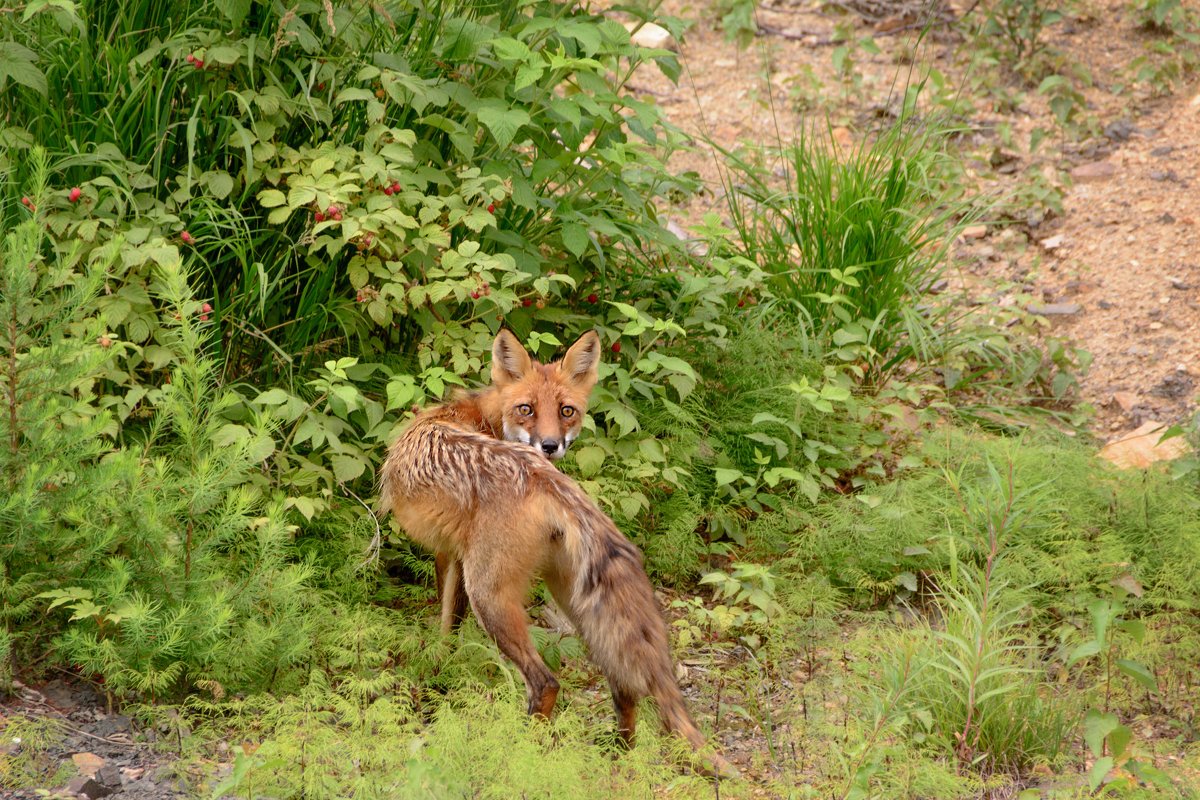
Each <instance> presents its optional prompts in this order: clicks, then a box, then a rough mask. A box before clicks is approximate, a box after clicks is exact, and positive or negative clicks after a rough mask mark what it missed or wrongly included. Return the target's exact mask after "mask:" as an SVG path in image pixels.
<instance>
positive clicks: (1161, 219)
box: [1158, 211, 1175, 225]
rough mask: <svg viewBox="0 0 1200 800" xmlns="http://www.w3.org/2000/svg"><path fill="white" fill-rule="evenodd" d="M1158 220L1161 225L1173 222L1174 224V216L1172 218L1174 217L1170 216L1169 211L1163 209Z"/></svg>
mask: <svg viewBox="0 0 1200 800" xmlns="http://www.w3.org/2000/svg"><path fill="white" fill-rule="evenodd" d="M1158 221H1159V222H1161V223H1162V224H1163V225H1173V224H1175V218H1174V217H1172V216H1171V215H1170V213H1168V212H1166V211H1164V212H1163V213H1162V216H1160V217H1159V218H1158Z"/></svg>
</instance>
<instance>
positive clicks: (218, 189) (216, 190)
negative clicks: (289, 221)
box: [204, 171, 282, 200]
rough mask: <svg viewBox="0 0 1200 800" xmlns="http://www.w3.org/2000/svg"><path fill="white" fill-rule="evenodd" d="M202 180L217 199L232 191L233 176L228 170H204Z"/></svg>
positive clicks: (223, 197)
mask: <svg viewBox="0 0 1200 800" xmlns="http://www.w3.org/2000/svg"><path fill="white" fill-rule="evenodd" d="M204 182H205V184H206V185H207V186H208V191H209V194H211V195H212V196H213V197H215V198H217V199H218V200H224V199H225V198H226V197H228V196H229V194H230V192H232V191H233V177H232V176H231V175H230V174H229V173H228V172H223V171H215V172H206V173H205V174H204ZM281 194H282V192H281Z"/></svg>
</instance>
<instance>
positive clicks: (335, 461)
mask: <svg viewBox="0 0 1200 800" xmlns="http://www.w3.org/2000/svg"><path fill="white" fill-rule="evenodd" d="M331 462H332V465H333V476H334V478H336V479H337V481H338V483H346V482H348V481H352V480H354V479H355V478H357V477H358V476H359V475H362V474H363V472H365V471H366V469H367V465H366V464H364V463H363V461H362V459H360V458H356V457H355V456H348V455H336V456H334V457H333V458H332V459H331Z"/></svg>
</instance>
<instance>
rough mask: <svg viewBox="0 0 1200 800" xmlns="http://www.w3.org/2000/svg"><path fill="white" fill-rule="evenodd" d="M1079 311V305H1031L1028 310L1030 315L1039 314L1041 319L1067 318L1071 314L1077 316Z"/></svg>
mask: <svg viewBox="0 0 1200 800" xmlns="http://www.w3.org/2000/svg"><path fill="white" fill-rule="evenodd" d="M1081 310H1082V308H1081V307H1080V305H1079V303H1043V304H1035V305H1031V306H1030V307H1029V308H1028V311H1029V313H1030V314H1039V315H1041V316H1043V317H1069V316H1071V315H1072V314H1078V313H1079V312H1080V311H1081Z"/></svg>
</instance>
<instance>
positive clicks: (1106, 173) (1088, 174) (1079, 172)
mask: <svg viewBox="0 0 1200 800" xmlns="http://www.w3.org/2000/svg"><path fill="white" fill-rule="evenodd" d="M1116 174H1117V168H1116V167H1115V166H1113V163H1112V162H1111V161H1093V162H1091V163H1090V164H1080V165H1079V166H1078V167H1076V168H1075V169H1073V170H1071V177H1072V178H1073V179H1074V180H1075V182H1076V183H1099V182H1100V181H1106V180H1108V179H1109V178H1111V177H1113V176H1114V175H1116Z"/></svg>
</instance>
